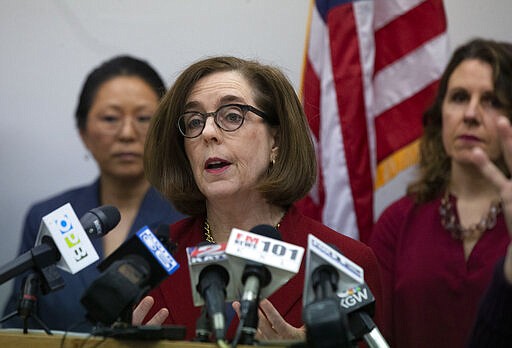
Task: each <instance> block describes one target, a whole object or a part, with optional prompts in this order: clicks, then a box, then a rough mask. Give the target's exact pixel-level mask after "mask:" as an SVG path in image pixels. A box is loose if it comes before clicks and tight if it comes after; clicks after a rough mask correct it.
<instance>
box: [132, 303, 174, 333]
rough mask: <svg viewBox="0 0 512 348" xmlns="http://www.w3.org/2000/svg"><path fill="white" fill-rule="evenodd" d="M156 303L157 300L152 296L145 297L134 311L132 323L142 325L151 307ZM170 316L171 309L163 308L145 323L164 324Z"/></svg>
mask: <svg viewBox="0 0 512 348" xmlns="http://www.w3.org/2000/svg"><path fill="white" fill-rule="evenodd" d="M154 304H155V300H154V299H153V297H151V296H146V297H144V298H143V299H142V300H141V301H140V302H139V304H138V305H137V307H135V309H134V310H133V313H132V325H141V324H142V321H143V320H144V318H145V317H146V315H147V314H148V313H149V311H150V310H151V307H153V305H154ZM168 316H169V310H168V309H167V308H161V309H160V310H159V311H158V312H157V313H156V314H155V315H154V316H153V318H151V320H149V321H148V322H147V323H146V324H145V325H156V326H159V325H162V324H163V323H164V321H165V319H167V317H168Z"/></svg>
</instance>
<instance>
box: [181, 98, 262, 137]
mask: <svg viewBox="0 0 512 348" xmlns="http://www.w3.org/2000/svg"><path fill="white" fill-rule="evenodd" d="M247 111H251V112H253V113H255V114H256V115H258V116H259V117H261V118H263V119H264V120H268V118H267V115H266V114H265V113H264V112H263V111H261V110H258V109H256V108H255V107H254V106H250V105H242V104H227V105H222V106H221V107H220V108H218V109H217V111H214V112H207V113H203V112H199V111H188V112H185V113H184V114H182V115H181V116H180V118H179V119H178V128H179V129H180V132H181V134H182V135H183V136H184V137H185V138H195V137H198V136H199V135H201V133H203V129H204V127H205V125H206V119H207V118H208V117H210V116H212V117H213V120H214V121H215V124H216V125H217V127H219V128H220V129H222V130H223V131H226V132H234V131H236V130H237V129H238V128H240V127H242V124H243V123H244V120H245V115H246V114H247Z"/></svg>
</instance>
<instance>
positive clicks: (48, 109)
mask: <svg viewBox="0 0 512 348" xmlns="http://www.w3.org/2000/svg"><path fill="white" fill-rule="evenodd" d="M377 1H390V0H377ZM445 2H446V4H445V7H446V11H447V16H448V23H449V35H450V38H451V42H452V45H453V46H455V45H458V44H460V43H462V42H463V41H465V40H466V39H468V38H471V37H473V36H484V37H492V38H496V39H501V40H511V41H512V34H511V33H510V32H509V30H508V29H509V28H510V24H508V22H509V20H510V13H512V1H510V0H487V1H482V0H445ZM308 7H309V1H308V0H210V1H204V0H182V1H178V0H172V1H171V0H149V1H141V0H123V1H120V0H92V1H64V0H53V1H51V0H39V1H38V0H0V9H1V10H0V52H1V53H0V78H1V83H0V160H1V163H2V164H1V166H0V180H1V181H0V221H1V222H2V226H3V227H2V230H1V231H0V236H1V242H0V265H3V264H4V263H6V262H8V261H9V260H12V259H13V258H14V257H15V253H16V249H17V247H18V243H19V238H20V231H21V224H22V221H23V218H24V214H25V212H26V210H27V208H28V206H29V205H30V204H31V203H32V202H34V201H36V200H40V199H43V198H45V197H48V196H49V195H50V194H54V193H57V192H60V191H62V190H63V189H66V188H69V187H72V186H76V185H80V184H84V183H88V182H91V181H92V180H93V178H94V177H95V176H96V174H97V170H96V167H95V165H94V163H93V162H92V161H91V160H86V159H85V154H86V151H85V149H84V147H83V146H82V144H81V143H80V141H79V139H78V136H77V132H76V130H75V126H74V119H73V114H74V108H75V105H76V100H77V95H78V92H79V88H80V86H81V83H82V82H83V79H84V76H85V74H86V73H88V72H89V70H90V69H91V68H92V67H93V66H95V65H97V64H98V63H99V62H100V61H102V60H104V59H107V58H109V57H111V56H113V55H116V54H120V53H129V54H133V55H136V56H140V57H144V58H146V59H147V60H148V61H149V62H150V63H151V64H153V65H154V66H155V67H156V68H157V70H158V71H159V72H160V73H161V74H162V76H163V77H164V78H165V80H166V82H167V83H170V82H172V81H173V79H174V78H175V76H176V73H177V72H178V71H179V70H181V69H183V68H184V67H185V66H186V65H188V64H189V63H190V62H192V61H193V60H196V59H198V58H200V57H203V56H205V55H214V54H233V55H238V56H242V57H253V58H257V59H260V60H262V61H264V62H268V63H272V64H275V65H278V66H280V67H281V68H283V69H284V71H285V72H286V73H287V74H288V76H289V77H290V79H291V80H292V82H293V84H294V85H295V86H296V87H298V86H299V83H300V74H301V68H302V60H303V48H304V41H305V34H306V21H307V16H308ZM507 24H508V25H507ZM8 288H9V285H8V284H4V285H2V286H0V306H3V303H4V301H5V293H6V292H7V291H8V290H9V289H8Z"/></svg>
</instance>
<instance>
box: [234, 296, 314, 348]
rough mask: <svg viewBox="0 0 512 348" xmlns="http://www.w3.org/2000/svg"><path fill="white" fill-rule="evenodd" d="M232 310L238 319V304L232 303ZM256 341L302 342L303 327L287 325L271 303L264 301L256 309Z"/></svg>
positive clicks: (303, 337)
mask: <svg viewBox="0 0 512 348" xmlns="http://www.w3.org/2000/svg"><path fill="white" fill-rule="evenodd" d="M233 309H234V310H235V311H236V313H237V314H238V317H240V302H237V301H235V302H233ZM255 338H256V339H258V340H267V341H268V340H304V339H305V338H306V331H305V328H304V326H302V327H300V328H296V327H293V326H291V325H290V324H288V323H287V322H286V321H285V320H284V318H283V317H282V316H281V314H279V312H278V311H277V309H276V308H275V307H274V306H273V305H272V303H271V302H270V301H269V300H267V299H264V300H262V301H261V302H260V307H259V309H258V331H257V334H256V337H255Z"/></svg>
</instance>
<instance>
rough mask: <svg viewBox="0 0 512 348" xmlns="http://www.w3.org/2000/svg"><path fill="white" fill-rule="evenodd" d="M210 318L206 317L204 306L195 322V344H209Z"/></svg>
mask: <svg viewBox="0 0 512 348" xmlns="http://www.w3.org/2000/svg"><path fill="white" fill-rule="evenodd" d="M210 328H211V324H210V318H209V317H208V311H207V310H206V306H203V307H202V308H201V314H200V315H199V317H198V318H197V321H196V337H194V341H195V342H210V336H211V334H212V331H211V329H210Z"/></svg>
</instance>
